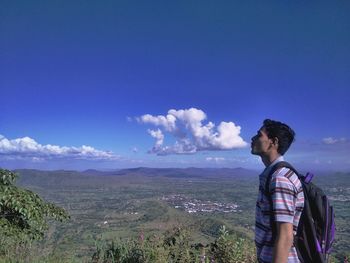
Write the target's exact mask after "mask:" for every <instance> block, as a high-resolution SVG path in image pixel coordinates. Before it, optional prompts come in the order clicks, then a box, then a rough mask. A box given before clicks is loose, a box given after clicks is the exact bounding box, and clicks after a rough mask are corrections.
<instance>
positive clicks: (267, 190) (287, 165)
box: [264, 161, 299, 238]
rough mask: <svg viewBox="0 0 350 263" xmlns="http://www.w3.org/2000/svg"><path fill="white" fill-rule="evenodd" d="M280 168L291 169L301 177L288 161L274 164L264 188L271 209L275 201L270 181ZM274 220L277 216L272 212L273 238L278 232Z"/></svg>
mask: <svg viewBox="0 0 350 263" xmlns="http://www.w3.org/2000/svg"><path fill="white" fill-rule="evenodd" d="M280 168H288V169H291V170H292V171H293V172H294V173H295V174H296V175H297V176H298V177H299V174H298V172H297V170H296V169H295V168H294V167H293V166H292V165H291V164H290V163H288V162H285V161H282V162H278V163H276V164H275V165H274V166H272V168H271V171H270V172H269V174H268V175H267V177H266V181H265V188H264V194H265V195H266V197H267V199H268V200H269V203H270V207H271V209H273V202H272V196H271V193H270V183H271V179H272V175H273V173H274V172H276V171H277V170H278V169H280ZM274 220H275V217H274V215H273V213H271V214H270V224H271V228H272V229H271V230H272V237H273V238H274V237H276V233H277V229H276V224H274Z"/></svg>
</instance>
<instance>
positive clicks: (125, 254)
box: [92, 226, 256, 263]
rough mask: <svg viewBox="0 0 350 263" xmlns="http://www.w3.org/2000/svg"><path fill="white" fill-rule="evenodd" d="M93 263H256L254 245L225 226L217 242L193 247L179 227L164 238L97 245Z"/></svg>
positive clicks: (141, 238)
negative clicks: (230, 232) (232, 233)
mask: <svg viewBox="0 0 350 263" xmlns="http://www.w3.org/2000/svg"><path fill="white" fill-rule="evenodd" d="M92 262H93V263H112V262H118V263H151V262H154V263H157V262H159V263H160V262H168V263H175V262H177V263H197V262H198V263H221V262H225V263H231V262H237V263H240V262H241V263H250V262H256V257H255V250H254V246H253V244H252V243H251V242H249V241H247V240H245V239H243V238H238V237H236V236H234V235H230V234H229V233H228V231H227V230H226V228H225V227H224V226H223V227H222V228H221V229H220V235H219V237H218V238H217V239H216V240H215V242H214V243H210V244H208V245H206V246H204V245H202V244H190V231H189V230H188V229H182V228H179V227H176V228H174V229H173V230H172V231H168V232H166V233H165V234H164V235H163V236H151V237H148V238H147V239H145V240H144V239H143V235H141V236H140V238H139V240H128V241H126V242H123V241H121V240H118V241H116V240H113V241H110V242H106V241H104V242H101V241H100V242H97V244H96V252H95V253H94V255H93V256H92Z"/></svg>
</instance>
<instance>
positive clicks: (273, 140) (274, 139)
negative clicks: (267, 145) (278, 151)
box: [272, 137, 278, 148]
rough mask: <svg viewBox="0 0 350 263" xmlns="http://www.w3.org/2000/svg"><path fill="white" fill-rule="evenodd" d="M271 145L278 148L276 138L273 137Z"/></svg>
mask: <svg viewBox="0 0 350 263" xmlns="http://www.w3.org/2000/svg"><path fill="white" fill-rule="evenodd" d="M272 144H273V145H275V146H276V148H278V138H277V137H274V138H273V139H272Z"/></svg>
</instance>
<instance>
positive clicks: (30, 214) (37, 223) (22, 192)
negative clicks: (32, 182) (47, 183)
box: [0, 169, 69, 254]
mask: <svg viewBox="0 0 350 263" xmlns="http://www.w3.org/2000/svg"><path fill="white" fill-rule="evenodd" d="M16 179H17V174H15V173H14V172H11V171H9V170H4V169H0V246H1V245H4V243H6V241H8V240H9V239H11V240H16V241H17V242H18V241H20V242H27V241H32V240H38V239H41V238H42V237H43V236H44V234H45V231H46V230H47V229H48V222H47V220H48V219H50V218H51V219H54V220H57V221H64V220H66V219H68V218H69V215H68V214H67V212H66V211H65V210H64V209H63V208H60V207H58V206H56V205H54V204H52V203H49V202H45V201H44V200H43V199H41V198H40V197H39V195H37V194H36V193H34V192H32V191H30V190H27V189H23V188H20V187H18V186H16V185H14V183H15V181H16ZM1 243H2V244H1ZM0 254H1V251H0Z"/></svg>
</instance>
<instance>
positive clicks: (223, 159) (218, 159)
mask: <svg viewBox="0 0 350 263" xmlns="http://www.w3.org/2000/svg"><path fill="white" fill-rule="evenodd" d="M205 160H206V161H208V162H216V163H218V162H222V161H225V160H226V159H225V158H224V157H207V158H205Z"/></svg>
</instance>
